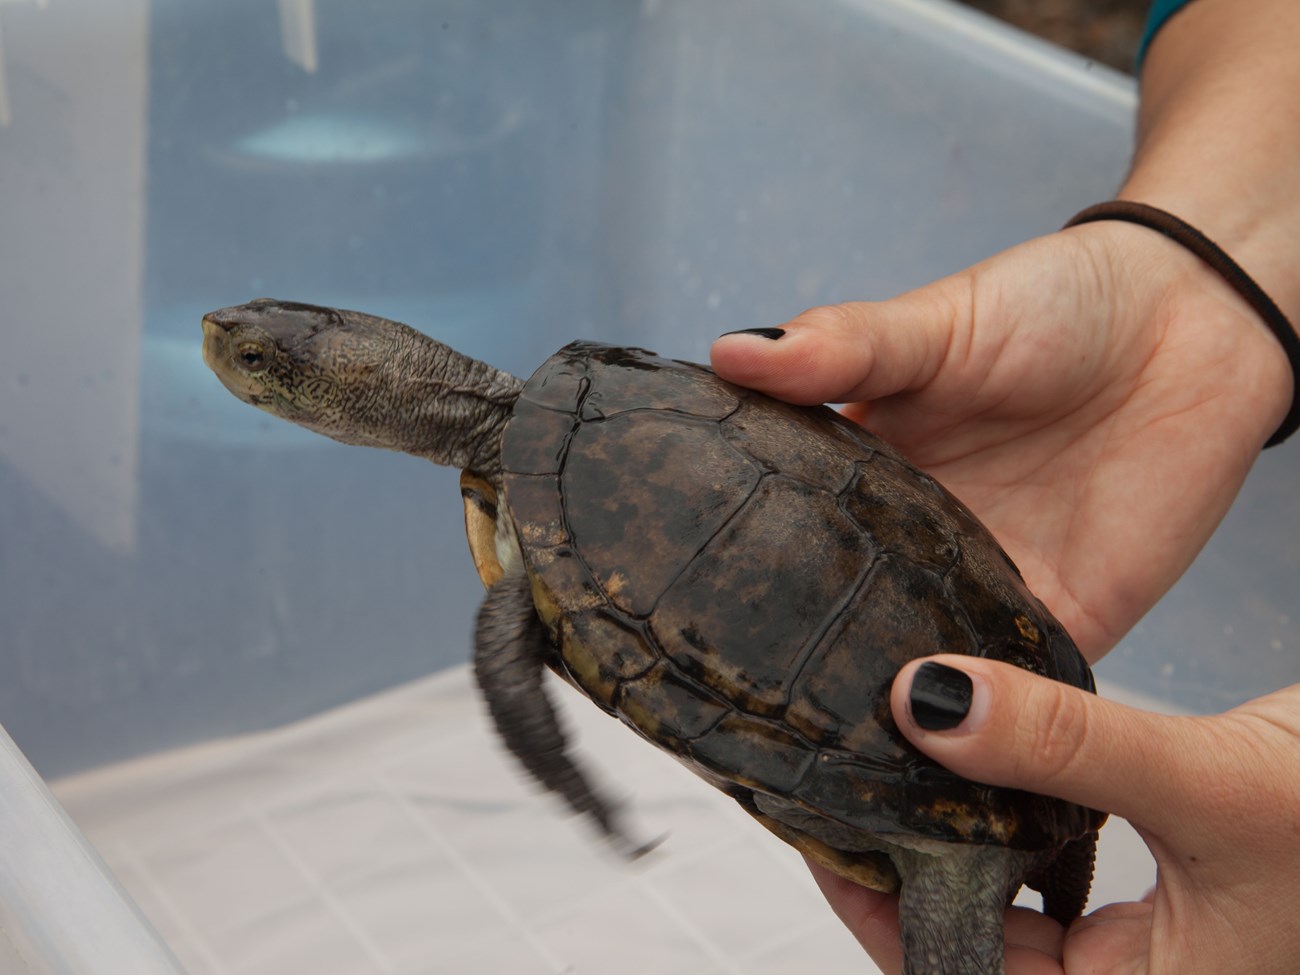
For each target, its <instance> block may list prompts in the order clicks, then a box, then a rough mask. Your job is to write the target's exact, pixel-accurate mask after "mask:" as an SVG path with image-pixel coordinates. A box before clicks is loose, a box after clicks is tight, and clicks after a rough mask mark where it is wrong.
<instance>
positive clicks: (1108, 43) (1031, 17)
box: [962, 0, 1150, 74]
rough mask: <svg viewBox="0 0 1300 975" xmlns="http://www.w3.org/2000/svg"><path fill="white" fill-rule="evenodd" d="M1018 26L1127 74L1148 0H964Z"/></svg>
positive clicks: (1134, 54)
mask: <svg viewBox="0 0 1300 975" xmlns="http://www.w3.org/2000/svg"><path fill="white" fill-rule="evenodd" d="M962 2H963V3H965V4H966V5H967V6H969V7H972V8H974V9H976V10H982V11H983V12H984V13H987V14H991V15H992V16H994V17H997V18H999V19H1001V20H1004V21H1006V22H1007V23H1009V24H1014V25H1015V26H1016V27H1019V28H1020V29H1021V30H1026V31H1029V32H1030V33H1032V34H1037V35H1038V36H1039V37H1043V38H1046V39H1047V40H1049V41H1051V42H1052V43H1054V44H1060V45H1061V46H1062V47H1066V48H1069V49H1070V50H1072V51H1077V52H1078V53H1080V54H1082V55H1083V56H1084V57H1087V58H1091V59H1092V60H1094V61H1099V62H1101V63H1102V64H1106V65H1109V66H1110V67H1112V68H1115V69H1116V70H1118V71H1126V72H1128V73H1130V74H1132V73H1133V70H1134V67H1133V66H1134V61H1135V59H1136V58H1137V49H1138V42H1139V40H1141V37H1142V26H1143V24H1144V23H1145V21H1146V12H1147V9H1148V7H1149V6H1150V4H1149V3H1148V0H962Z"/></svg>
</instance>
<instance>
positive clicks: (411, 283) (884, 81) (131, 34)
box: [0, 0, 1300, 972]
mask: <svg viewBox="0 0 1300 975" xmlns="http://www.w3.org/2000/svg"><path fill="white" fill-rule="evenodd" d="M3 21H4V23H3V27H4V33H3V44H4V51H3V60H2V61H0V64H2V65H3V68H0V70H2V71H3V75H2V76H0V85H2V86H3V88H2V89H0V95H2V96H3V97H0V107H5V108H7V111H6V112H4V113H0V116H2V117H0V122H3V127H0V213H3V214H4V218H3V220H2V221H0V317H2V320H3V330H4V335H5V337H6V339H7V340H8V345H7V351H6V355H4V356H3V357H0V539H2V540H3V542H2V544H3V548H2V549H0V717H2V718H3V721H4V725H5V727H6V728H8V730H9V732H10V733H11V734H12V735H13V738H14V740H16V741H17V743H18V744H19V746H21V748H22V749H23V751H24V752H25V753H26V755H27V756H28V757H29V758H30V760H31V762H32V763H33V764H34V765H35V767H36V768H37V769H38V770H39V771H40V772H41V773H42V774H43V775H44V776H46V777H47V778H51V777H59V776H65V775H68V774H71V773H74V772H83V771H85V770H91V769H96V768H99V767H102V766H105V765H107V764H108V763H113V762H117V761H121V760H124V759H129V758H132V757H134V756H140V755H145V754H148V753H152V752H158V751H162V750H166V749H173V748H178V747H181V746H186V745H193V744H195V743H203V742H212V741H217V740H221V739H223V738H225V737H226V736H230V735H238V734H243V733H247V732H254V731H258V730H260V729H268V728H274V727H276V726H279V725H281V724H283V723H285V722H289V721H294V720H297V719H301V718H304V717H306V716H309V715H312V714H315V713H317V712H319V711H322V710H323V709H326V708H330V707H333V706H336V705H339V704H342V703H345V702H349V701H352V700H354V699H358V698H361V697H363V696H365V695H368V694H372V693H374V692H377V691H380V690H382V689H384V688H389V687H393V686H395V685H399V684H402V683H404V682H407V681H411V680H414V679H416V678H420V677H423V676H425V675H428V674H430V673H432V672H434V671H437V670H438V669H440V668H446V667H450V666H453V665H456V664H460V663H462V662H463V661H464V660H465V659H466V657H467V653H468V651H467V647H468V633H469V626H470V623H471V620H472V615H473V614H472V611H471V608H472V607H473V606H474V605H475V604H476V602H477V600H478V599H479V598H480V596H479V594H480V588H479V584H478V581H477V579H476V578H475V576H474V575H473V572H472V569H471V566H470V563H469V559H468V558H467V557H466V553H465V544H464V540H463V532H462V528H461V525H460V519H461V514H460V505H459V502H458V500H457V495H456V486H455V474H454V472H450V471H445V470H435V469H430V468H429V466H428V465H426V464H424V463H422V462H420V461H417V460H413V459H411V458H406V457H397V456H388V455H381V454H379V453H378V452H366V451H358V450H349V449H348V448H344V447H341V446H339V445H336V444H333V443H330V442H328V441H325V440H323V439H319V438H313V437H311V436H310V435H307V434H304V433H300V432H299V431H297V430H295V429H293V428H291V427H289V426H288V425H286V424H283V423H279V422H274V421H272V420H270V419H269V418H264V417H262V416H261V415H260V414H258V413H256V412H255V411H253V410H249V409H247V408H246V407H243V406H242V405H241V404H238V403H236V402H235V401H234V400H233V399H232V398H231V397H229V395H228V394H227V393H226V392H225V391H224V390H223V389H221V387H220V386H219V385H218V383H217V382H216V380H215V379H214V378H213V377H212V376H211V375H210V374H208V372H207V371H206V369H205V368H204V366H203V364H202V362H201V359H200V357H199V328H198V321H199V317H200V315H201V314H202V313H203V312H204V311H206V310H209V309H211V308H216V307H220V306H223V305H228V304H234V303H238V302H240V301H244V300H247V299H249V298H252V297H255V296H258V295H273V296H276V297H284V298H296V299H300V300H309V301H313V302H317V303H323V304H341V305H345V306H348V307H355V308H363V309H365V310H367V311H371V312H374V313H377V314H381V315H385V316H388V317H393V318H399V319H402V320H405V321H407V322H409V323H411V324H413V325H415V326H417V327H419V328H422V329H424V330H426V331H428V332H430V333H431V334H434V335H436V336H437V337H439V338H443V339H444V340H446V341H448V342H450V343H451V344H453V345H456V346H457V347H458V348H460V349H462V351H465V352H467V353H469V354H471V355H476V356H479V357H481V358H487V359H490V360H491V361H492V362H493V363H494V364H496V365H498V366H501V367H503V368H507V369H511V370H513V371H515V372H516V373H523V374H527V372H528V371H529V370H530V369H531V368H532V367H533V366H535V365H536V364H537V363H539V362H540V361H541V360H542V359H543V358H544V357H545V355H547V354H549V352H551V351H553V350H554V349H555V348H557V347H559V346H560V345H561V344H563V343H564V342H565V341H568V340H569V339H571V338H574V337H589V338H598V339H604V340H609V341H631V342H635V343H636V344H639V345H643V346H649V347H652V348H656V349H658V350H659V351H661V352H665V353H670V354H672V355H674V356H678V357H684V358H702V357H704V356H705V355H706V350H707V346H708V343H709V342H710V340H711V339H712V337H713V336H715V335H717V334H718V333H720V332H722V331H725V330H728V329H731V328H737V327H746V326H752V325H761V324H770V323H772V322H776V321H780V320H782V319H784V318H786V317H788V316H790V315H792V314H794V313H796V312H798V311H799V310H800V309H801V308H803V307H805V306H808V305H811V304H815V303H820V302H827V301H835V300H843V299H847V298H853V297H886V296H889V295H891V294H894V293H897V292H899V291H901V290H904V289H906V288H908V287H912V286H915V285H918V284H921V283H923V282H925V281H927V280H930V279H933V278H935V277H937V276H940V275H942V274H944V273H947V272H950V271H954V270H957V269H959V268H961V267H963V266H965V265H967V264H969V263H971V262H973V261H975V260H978V259H979V258H981V257H984V256H987V255H989V254H991V253H993V252H995V251H997V250H998V249H1000V248H1003V247H1005V246H1008V245H1011V244H1013V243H1016V242H1018V241H1020V240H1023V239H1025V238H1027V237H1030V236H1033V235H1036V234H1039V233H1043V232H1046V231H1049V230H1051V229H1053V228H1055V227H1057V226H1059V225H1060V223H1062V222H1063V221H1064V219H1065V218H1067V217H1068V216H1069V215H1070V214H1072V213H1073V212H1075V211H1076V210H1077V209H1079V208H1081V207H1082V206H1084V205H1086V204H1088V203H1092V202H1095V201H1097V200H1100V199H1104V198H1106V197H1108V196H1109V195H1110V194H1111V193H1112V192H1113V190H1114V188H1115V187H1116V186H1117V185H1118V183H1119V181H1120V179H1121V177H1122V174H1123V171H1124V168H1125V165H1126V162H1127V157H1128V152H1129V146H1130V128H1131V117H1132V111H1133V105H1134V92H1133V86H1132V84H1131V81H1130V80H1129V79H1126V78H1124V77H1122V76H1120V75H1117V74H1115V73H1113V72H1110V71H1108V70H1106V69H1104V68H1101V67H1098V66H1095V65H1091V64H1087V63H1084V62H1082V61H1081V60H1079V59H1077V58H1075V57H1073V56H1070V55H1067V54H1065V53H1063V52H1060V51H1057V50H1055V49H1053V48H1050V47H1048V46H1046V45H1044V44H1041V43H1039V42H1036V41H1033V40H1031V39H1028V38H1026V37H1024V36H1022V35H1019V34H1017V33H1015V32H1013V31H1011V30H1009V29H1006V28H1002V27H999V26H997V25H994V24H992V23H991V22H989V21H986V20H984V19H983V18H981V17H978V16H976V15H972V14H970V13H969V12H967V11H965V10H964V9H960V8H957V7H955V6H952V5H949V4H946V3H942V2H931V0H880V2H867V0H859V2H849V0H838V2H835V0H826V2H823V3H818V4H808V3H801V2H795V0H707V2H686V0H638V2H632V0H615V2H612V0H565V2H553V3H541V4H539V3H536V2H534V0H491V2H482V0H442V2H436V3H430V2H426V0H403V2H394V3H389V4H385V5H383V6H382V7H372V6H367V5H357V4H348V3H343V2H331V0H320V2H313V0H280V2H279V3H278V4H275V5H273V4H268V3H265V2H264V0H222V2H203V3H189V2H180V0H154V2H151V3H145V2H144V0H123V2H120V3H115V4H112V5H109V6H105V5H102V4H97V3H94V2H92V0H64V2H60V3H57V4H50V5H48V6H44V5H21V4H20V5H9V6H6V7H5V8H4V11H3ZM1297 466H1298V462H1297V460H1296V454H1295V452H1294V451H1291V452H1290V453H1287V452H1285V451H1283V452H1276V453H1275V454H1271V455H1270V456H1268V457H1266V458H1265V459H1264V460H1263V461H1262V462H1261V463H1260V465H1259V467H1258V469H1257V471H1256V473H1255V475H1254V476H1253V477H1252V479H1251V482H1250V483H1249V484H1248V486H1247V489H1246V492H1245V495H1244V497H1243V499H1242V501H1241V502H1240V503H1239V504H1238V506H1237V507H1236V508H1235V509H1234V511H1233V513H1232V514H1231V515H1230V516H1229V518H1228V521H1227V523H1226V525H1225V527H1224V529H1223V530H1222V531H1221V532H1220V534H1219V535H1218V536H1216V538H1215V540H1214V541H1213V542H1212V543H1211V545H1210V547H1209V548H1208V549H1207V552H1206V554H1205V555H1204V556H1203V557H1202V559H1201V560H1200V562H1198V564H1197V565H1196V566H1194V567H1193V569H1192V571H1191V572H1190V573H1189V574H1188V576H1187V578H1186V579H1185V581H1184V582H1182V583H1181V584H1180V585H1179V586H1178V587H1177V588H1176V589H1175V590H1174V592H1173V593H1171V594H1170V596H1169V597H1168V598H1167V599H1166V600H1165V601H1164V602H1163V603H1162V604H1161V606H1159V607H1157V609H1156V610H1155V611H1153V613H1152V614H1151V615H1150V617H1149V618H1148V619H1147V620H1146V621H1144V622H1143V624H1142V625H1141V626H1140V627H1139V628H1138V629H1137V630H1136V631H1135V632H1134V634H1133V635H1132V636H1131V637H1130V638H1129V639H1128V640H1126V641H1125V643H1124V645H1123V646H1122V647H1121V648H1120V649H1119V650H1117V651H1116V652H1115V653H1114V654H1112V655H1111V658H1110V659H1108V660H1107V661H1106V662H1104V663H1103V664H1102V667H1101V670H1100V674H1101V675H1102V676H1103V677H1109V678H1110V679H1111V680H1112V681H1116V682H1122V683H1124V684H1125V685H1127V686H1130V687H1133V688H1136V689H1137V690H1138V691H1141V692H1144V693H1146V694H1148V695H1151V696H1153V697H1156V698H1160V699H1162V700H1164V701H1165V702H1166V703H1167V704H1168V705H1169V706H1173V707H1180V708H1189V709H1204V708H1214V709H1217V708H1219V707H1222V706H1227V705H1230V704H1232V703H1235V702H1236V701H1239V700H1242V699H1245V698H1247V697H1250V696H1253V695H1255V694H1257V693H1260V692H1262V691H1264V690H1267V689H1270V688H1273V687H1277V686H1281V685H1283V684H1285V683H1290V682H1292V681H1294V680H1296V679H1297V677H1298V674H1297V666H1298V665H1297V660H1300V655H1298V654H1297V653H1296V651H1297V649H1300V636H1298V635H1297V630H1296V624H1295V622H1294V621H1293V619H1292V618H1291V615H1290V613H1291V610H1290V609H1289V607H1290V604H1291V601H1292V599H1293V596H1292V593H1291V592H1290V591H1289V590H1290V588H1291V585H1290V583H1291V582H1292V581H1293V580H1294V578H1295V565H1296V560H1297V557H1298V556H1297V552H1300V546H1298V544H1297V541H1298V539H1297V532H1296V529H1295V526H1296V525H1297V524H1300V518H1298V517H1297V515H1298V514H1300V511H1297V507H1298V506H1300V500H1297V499H1296V498H1295V496H1294V492H1291V491H1289V490H1288V489H1286V488H1284V487H1283V486H1284V485H1289V484H1292V483H1294V481H1295V477H1296V474H1297V473H1300V471H1297ZM1220 633H1222V634H1223V639H1222V640H1219V639H1218V635H1219V634H1220ZM1206 634H1210V635H1211V636H1212V637H1213V638H1214V639H1213V641H1212V643H1213V645H1210V641H1207V640H1206ZM1245 659H1249V661H1250V665H1249V666H1244V665H1243V660H1245ZM25 774H26V773H24V772H22V771H21V770H20V769H19V767H18V766H14V765H12V764H11V765H9V766H6V772H5V774H4V775H3V776H2V777H0V809H4V808H6V803H8V802H9V801H10V799H11V797H12V796H15V795H17V796H20V797H21V796H27V797H29V798H30V797H31V796H32V795H33V794H34V793H33V791H32V790H33V786H32V784H31V781H30V779H27V778H24V775H25ZM110 791H111V790H110ZM45 801H46V800H45V799H44V798H43V797H42V798H41V799H40V802H45ZM40 802H38V803H37V807H39V805H40ZM131 802H132V797H131V794H130V793H129V791H125V792H123V793H122V794H121V796H120V803H121V804H122V806H123V807H124V808H127V809H128V811H129V807H130V804H131ZM37 807H32V806H30V805H29V806H28V807H27V811H26V812H24V813H23V814H22V816H21V817H18V818H14V817H9V818H7V819H5V820H4V825H5V827H6V829H13V830H21V833H22V836H23V837H25V838H26V839H25V840H24V842H26V841H27V840H30V841H31V842H33V843H45V842H50V840H48V839H42V838H41V837H42V836H45V835H46V834H44V833H42V828H41V827H40V825H39V824H38V823H36V821H35V819H33V817H35V818H36V819H42V818H46V817H57V811H56V810H54V809H52V808H47V809H46V812H44V813H41V812H40V811H39V809H38V808H37ZM7 838H8V834H7ZM65 839H66V836H65ZM67 882H68V884H69V885H70V889H71V886H73V885H75V886H78V887H79V886H80V885H81V884H82V883H83V881H82V880H78V879H75V878H72V877H69V879H68V881H67ZM94 896H95V897H97V898H98V899H99V901H100V902H101V903H102V904H103V905H104V907H103V910H104V911H105V915H104V916H105V917H106V918H108V917H110V916H112V917H118V916H119V915H120V905H118V906H114V904H113V902H114V901H115V899H116V898H117V894H116V892H115V891H114V889H113V888H112V886H111V884H110V883H107V882H106V883H105V884H101V885H100V887H99V889H98V892H97V893H96V894H94ZM12 906H13V905H12V904H8V905H6V904H0V927H5V928H7V927H8V926H9V925H11V924H13V923H14V922H13V921H12V918H13V916H14V915H13V914H12V913H5V911H6V909H12ZM113 912H117V913H113ZM45 923H46V922H45V921H43V920H42V919H41V918H40V917H30V916H28V917H26V919H25V920H24V921H23V922H22V926H23V928H24V930H26V929H28V928H30V927H31V926H32V925H35V926H36V927H38V928H39V927H40V926H41V925H43V924H45ZM115 923H116V922H115ZM121 923H123V924H126V925H129V924H130V923H131V921H130V920H126V921H122V922H121ZM67 930H69V929H68V927H67V926H66V925H63V924H61V923H60V922H59V921H58V919H57V918H50V919H49V920H48V931H49V932H56V933H57V932H66V931H67ZM57 936H58V937H63V936H64V934H62V933H60V934H58V935H57ZM146 937H147V933H146ZM3 945H4V942H3V940H2V939H0V950H3ZM159 964H163V965H165V964H166V962H159ZM376 965H377V966H378V970H389V969H385V968H383V966H382V965H379V963H377V962H376ZM213 966H214V967H213V970H214V971H217V970H220V971H236V970H241V969H239V968H238V967H237V966H235V967H231V966H229V965H227V966H225V967H222V966H221V965H219V964H217V963H215V962H214V963H213ZM399 967H400V966H399ZM6 970H8V969H6ZM19 970H20V971H21V969H19ZM32 970H35V971H44V969H41V968H39V967H38V968H35V969H32ZM50 970H51V971H61V970H62V969H59V968H57V967H53V968H51V969H50ZM77 970H78V971H92V970H93V971H95V972H99V971H118V970H125V969H121V968H114V967H113V965H112V963H111V962H105V963H104V967H101V968H93V969H92V968H79V969H77ZM130 970H131V971H141V972H143V971H146V970H149V969H147V968H146V967H144V966H143V965H142V966H141V967H137V968H132V969H130ZM162 970H165V969H162ZM391 970H394V971H396V970H398V969H397V968H392V969H391Z"/></svg>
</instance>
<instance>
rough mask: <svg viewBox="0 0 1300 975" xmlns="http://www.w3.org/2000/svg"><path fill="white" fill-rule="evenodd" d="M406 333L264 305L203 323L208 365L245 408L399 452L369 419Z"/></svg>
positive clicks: (349, 317)
mask: <svg viewBox="0 0 1300 975" xmlns="http://www.w3.org/2000/svg"><path fill="white" fill-rule="evenodd" d="M405 330H406V329H405V326H398V325H397V323H396V322H388V321H385V320H383V319H380V318H372V317H371V316H369V315H362V314H359V313H357V312H347V311H340V310H338V309H335V308H322V307H318V306H316V305H304V304H299V303H297V302H292V301H276V300H274V299H270V298H259V299H257V300H256V301H250V302H249V303H248V304H246V305H237V306H235V307H233V308H222V309H220V310H219V311H214V312H211V313H210V314H208V315H205V316H204V317H203V361H204V362H206V363H207V364H208V366H209V367H210V368H211V369H212V371H213V372H215V373H216V374H217V378H218V379H220V380H221V382H222V383H223V384H224V385H225V387H226V388H227V389H228V390H230V391H231V392H232V393H234V394H235V395H236V396H237V397H239V398H240V399H241V400H243V401H244V402H245V403H251V404H252V405H253V406H256V407H258V408H260V409H263V410H266V411H267V412H268V413H273V414H275V415H276V416H278V417H281V418H283V419H285V420H291V421H292V422H294V423H298V424H300V425H302V426H304V427H307V428H308V429H311V430H315V431H316V432H318V433H323V434H325V435H326V436H329V437H333V438H334V439H336V440H342V441H344V442H346V443H361V444H366V445H369V446H396V445H395V444H391V443H385V442H383V433H382V431H378V430H372V429H368V428H367V427H368V426H369V424H367V422H366V416H367V414H368V413H369V412H370V410H369V408H370V406H371V405H372V404H373V403H374V402H375V400H376V398H377V396H378V395H379V394H380V392H381V387H382V385H383V383H384V381H385V374H386V372H387V371H388V369H389V368H390V366H389V364H390V363H392V362H393V361H394V360H395V358H396V356H397V354H398V351H399V349H400V346H401V345H402V340H403V339H404V338H406V336H404V335H403V334H402V332H403V331H405ZM428 341H432V340H431V339H429V340H428Z"/></svg>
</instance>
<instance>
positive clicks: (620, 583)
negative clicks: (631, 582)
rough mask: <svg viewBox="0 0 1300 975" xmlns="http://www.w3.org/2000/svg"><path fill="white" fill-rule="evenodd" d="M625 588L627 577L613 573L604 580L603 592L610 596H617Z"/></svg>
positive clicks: (619, 573)
mask: <svg viewBox="0 0 1300 975" xmlns="http://www.w3.org/2000/svg"><path fill="white" fill-rule="evenodd" d="M626 588H627V577H626V576H625V575H623V573H621V572H615V573H613V574H612V575H611V576H610V577H609V578H608V579H606V580H605V592H607V593H609V594H610V595H611V596H617V595H618V594H619V593H621V592H622V591H623V590H624V589H626Z"/></svg>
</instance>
